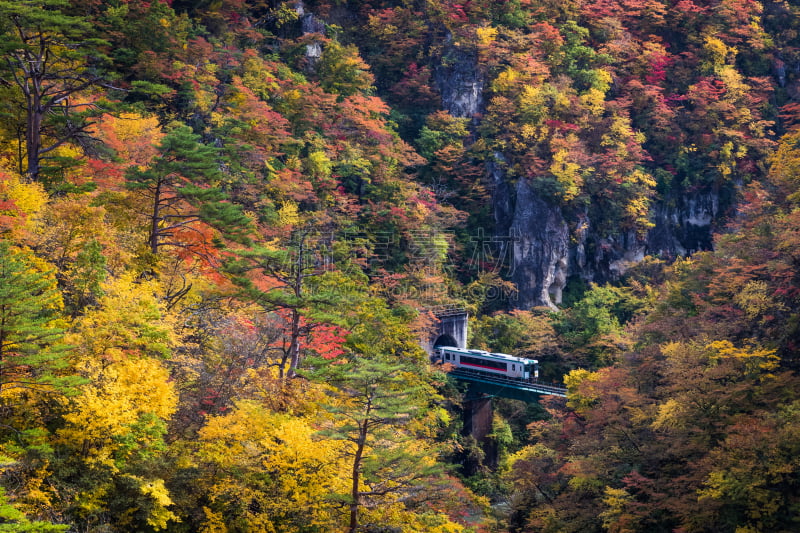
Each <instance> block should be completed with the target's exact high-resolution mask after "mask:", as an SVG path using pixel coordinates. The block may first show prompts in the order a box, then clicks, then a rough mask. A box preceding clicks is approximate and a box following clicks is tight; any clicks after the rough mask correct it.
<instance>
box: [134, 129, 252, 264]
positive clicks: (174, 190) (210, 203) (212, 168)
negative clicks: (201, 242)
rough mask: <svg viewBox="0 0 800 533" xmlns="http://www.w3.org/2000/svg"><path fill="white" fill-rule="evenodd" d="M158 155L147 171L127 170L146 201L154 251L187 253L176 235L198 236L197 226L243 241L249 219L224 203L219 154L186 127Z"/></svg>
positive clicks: (173, 134)
mask: <svg viewBox="0 0 800 533" xmlns="http://www.w3.org/2000/svg"><path fill="white" fill-rule="evenodd" d="M158 151H159V153H158V156H156V157H155V158H154V159H153V161H152V162H151V164H150V166H149V167H147V168H144V169H142V168H139V167H129V168H128V170H127V172H126V178H127V180H128V181H127V187H128V189H131V190H133V191H139V192H141V193H143V194H144V195H145V196H146V197H147V200H148V208H147V209H148V211H147V216H148V218H149V220H150V230H149V231H148V236H147V244H148V246H149V247H150V251H151V252H152V253H153V254H156V253H157V252H158V249H159V247H161V246H178V247H183V248H187V247H189V245H187V243H185V242H182V241H181V240H180V239H179V238H177V237H178V234H179V233H180V232H181V231H192V230H194V231H197V230H196V228H194V227H193V224H195V223H197V222H201V221H202V222H205V223H207V224H209V225H211V226H212V227H214V228H216V229H218V230H219V231H220V232H221V233H222V234H223V235H224V236H225V237H228V238H233V239H237V240H241V239H244V238H245V235H246V233H247V231H248V229H249V218H248V217H247V216H246V215H245V214H244V213H243V212H242V210H241V208H240V207H239V206H237V205H235V204H232V203H229V202H227V201H226V199H227V196H226V195H225V193H224V192H223V190H222V189H221V186H220V181H221V179H222V176H223V174H222V171H221V170H220V162H219V160H218V156H219V151H218V150H217V149H216V148H214V147H211V146H208V145H205V144H202V143H201V142H200V137H199V136H198V135H196V134H194V133H193V132H192V130H191V128H189V127H188V126H178V127H176V128H174V129H173V130H172V131H171V132H169V133H168V134H167V136H166V137H164V139H163V140H162V141H161V144H160V146H159V148H158Z"/></svg>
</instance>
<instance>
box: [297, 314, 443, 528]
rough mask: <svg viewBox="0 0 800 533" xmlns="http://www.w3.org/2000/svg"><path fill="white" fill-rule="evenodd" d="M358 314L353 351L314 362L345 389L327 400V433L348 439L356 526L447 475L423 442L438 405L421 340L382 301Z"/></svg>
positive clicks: (348, 497) (318, 374)
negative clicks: (434, 406) (415, 339)
mask: <svg viewBox="0 0 800 533" xmlns="http://www.w3.org/2000/svg"><path fill="white" fill-rule="evenodd" d="M355 314H356V315H357V318H356V321H357V323H356V324H354V325H353V326H352V328H351V329H352V333H351V335H350V336H349V338H348V343H347V345H348V347H349V349H350V355H349V356H346V357H342V358H340V359H338V360H337V361H336V362H335V363H334V364H330V363H329V362H327V361H324V360H321V359H315V360H313V361H312V360H311V359H309V362H308V366H311V367H315V368H316V370H315V371H314V372H311V373H310V375H312V376H314V377H315V378H316V379H319V380H323V381H324V382H326V383H328V384H330V385H332V386H334V387H335V388H336V389H337V391H338V395H337V396H338V397H337V399H336V401H334V402H331V404H330V405H329V406H328V407H327V408H328V409H329V410H330V412H331V413H332V415H333V417H334V422H333V424H332V425H331V427H329V428H327V429H326V430H324V431H323V435H326V436H328V437H329V438H332V439H335V440H340V441H344V442H346V443H347V444H348V445H347V447H346V448H345V449H346V457H347V460H348V462H349V465H350V472H351V475H350V490H349V493H348V494H343V495H341V497H342V499H343V501H344V502H346V503H347V505H348V506H349V520H348V526H347V531H348V532H349V533H355V532H356V531H359V530H360V529H359V527H360V526H361V525H363V524H364V523H365V522H374V521H380V522H385V521H387V520H389V519H388V518H386V517H385V516H383V515H382V513H381V512H380V508H381V507H384V508H387V507H392V506H393V505H395V504H396V503H397V502H400V501H403V500H408V499H411V498H410V497H411V495H413V494H415V493H419V492H425V489H426V488H429V487H430V486H431V485H432V484H433V483H434V482H433V479H434V478H436V477H439V476H440V475H441V467H440V465H438V464H437V462H436V454H435V451H434V450H432V449H431V448H430V447H429V446H428V445H426V444H425V443H424V440H425V435H424V431H425V428H426V427H430V424H429V423H430V422H433V421H434V420H435V419H436V415H437V413H436V411H435V410H434V409H432V408H431V401H432V400H433V399H435V398H436V394H435V392H434V390H433V387H432V386H431V385H430V383H429V381H428V378H429V375H428V373H427V372H426V371H425V370H424V368H423V360H424V359H423V354H422V353H421V350H420V348H419V347H418V346H416V345H415V343H414V342H413V340H410V339H412V338H413V336H412V335H411V334H410V332H409V331H408V330H407V329H406V328H405V327H404V326H403V325H402V322H401V321H400V320H399V319H398V317H393V316H392V315H391V314H390V313H389V312H388V310H386V309H385V308H381V306H380V305H378V304H376V303H375V302H365V303H363V304H362V305H361V306H360V308H359V309H357V311H356V313H355ZM362 515H363V516H362ZM378 525H387V524H385V523H381V524H378Z"/></svg>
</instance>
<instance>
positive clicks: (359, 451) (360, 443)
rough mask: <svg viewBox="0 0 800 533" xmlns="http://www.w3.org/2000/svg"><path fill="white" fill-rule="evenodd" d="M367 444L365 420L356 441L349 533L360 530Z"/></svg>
mask: <svg viewBox="0 0 800 533" xmlns="http://www.w3.org/2000/svg"><path fill="white" fill-rule="evenodd" d="M366 442H367V420H366V419H365V420H364V421H363V422H362V423H361V425H360V427H359V431H358V440H357V441H356V454H355V457H353V474H352V476H353V485H352V488H351V490H350V525H349V527H348V529H347V533H356V531H357V530H358V508H359V507H360V506H361V491H360V490H359V488H358V485H359V483H360V482H361V459H362V457H363V455H364V445H365V444H366Z"/></svg>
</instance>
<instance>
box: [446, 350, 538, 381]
mask: <svg viewBox="0 0 800 533" xmlns="http://www.w3.org/2000/svg"><path fill="white" fill-rule="evenodd" d="M433 361H434V362H440V363H449V364H451V365H453V366H454V367H456V368H463V369H468V370H474V371H478V372H485V373H487V374H493V375H498V376H505V377H508V378H512V379H518V380H523V381H532V380H536V379H539V361H537V360H536V359H526V358H524V357H516V356H513V355H509V354H507V353H492V352H487V351H486V350H469V349H462V348H456V347H455V346H436V347H435V348H434V349H433Z"/></svg>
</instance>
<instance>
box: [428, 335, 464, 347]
mask: <svg viewBox="0 0 800 533" xmlns="http://www.w3.org/2000/svg"><path fill="white" fill-rule="evenodd" d="M439 346H454V347H456V348H457V347H458V341H456V340H455V339H454V338H453V337H452V336H450V335H447V334H446V333H445V334H444V335H439V336H438V337H437V338H436V340H435V341H434V342H433V347H434V348H438V347H439Z"/></svg>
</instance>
